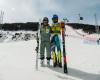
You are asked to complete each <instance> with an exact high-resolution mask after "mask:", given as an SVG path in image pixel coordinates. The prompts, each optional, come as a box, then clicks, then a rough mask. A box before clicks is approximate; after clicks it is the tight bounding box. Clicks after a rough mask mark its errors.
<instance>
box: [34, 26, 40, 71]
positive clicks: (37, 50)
mask: <svg viewBox="0 0 100 80" xmlns="http://www.w3.org/2000/svg"><path fill="white" fill-rule="evenodd" d="M39 27H40V24H38V30H37V33H36V41H37V46H36V49H35V50H36V70H38V56H39Z"/></svg>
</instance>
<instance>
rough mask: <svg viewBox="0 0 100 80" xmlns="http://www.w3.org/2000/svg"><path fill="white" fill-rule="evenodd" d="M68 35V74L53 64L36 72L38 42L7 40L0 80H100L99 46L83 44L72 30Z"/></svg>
mask: <svg viewBox="0 0 100 80" xmlns="http://www.w3.org/2000/svg"><path fill="white" fill-rule="evenodd" d="M66 35H68V36H66V52H67V62H68V72H69V73H68V74H64V73H63V68H62V69H61V68H58V67H57V68H53V67H52V61H51V66H50V67H46V66H45V67H40V65H39V67H38V70H36V65H35V64H36V51H35V48H36V45H37V44H36V40H35V39H31V40H28V41H24V40H22V41H17V42H16V41H11V36H10V38H9V36H8V38H6V40H4V41H3V42H1V43H0V80H100V45H97V44H96V43H95V44H93V45H91V44H87V43H84V38H83V37H82V36H80V35H78V34H77V33H76V32H75V31H73V30H72V28H71V27H69V26H66ZM39 63H40V61H39ZM45 64H46V62H45Z"/></svg>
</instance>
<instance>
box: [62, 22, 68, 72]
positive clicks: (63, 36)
mask: <svg viewBox="0 0 100 80" xmlns="http://www.w3.org/2000/svg"><path fill="white" fill-rule="evenodd" d="M61 28H62V45H63V66H64V73H68V69H67V60H66V50H65V23H64V22H61Z"/></svg>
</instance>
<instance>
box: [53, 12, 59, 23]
mask: <svg viewBox="0 0 100 80" xmlns="http://www.w3.org/2000/svg"><path fill="white" fill-rule="evenodd" d="M52 21H53V23H57V22H58V15H57V14H54V15H53V17H52Z"/></svg>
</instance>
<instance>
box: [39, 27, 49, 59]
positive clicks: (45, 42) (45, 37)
mask: <svg viewBox="0 0 100 80" xmlns="http://www.w3.org/2000/svg"><path fill="white" fill-rule="evenodd" d="M50 31H51V27H50V26H49V25H48V26H44V25H41V28H40V35H41V43H40V59H41V60H43V59H44V58H45V55H44V53H45V48H46V53H47V60H50V59H51V45H50V44H51V43H50V35H51V33H50Z"/></svg>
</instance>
